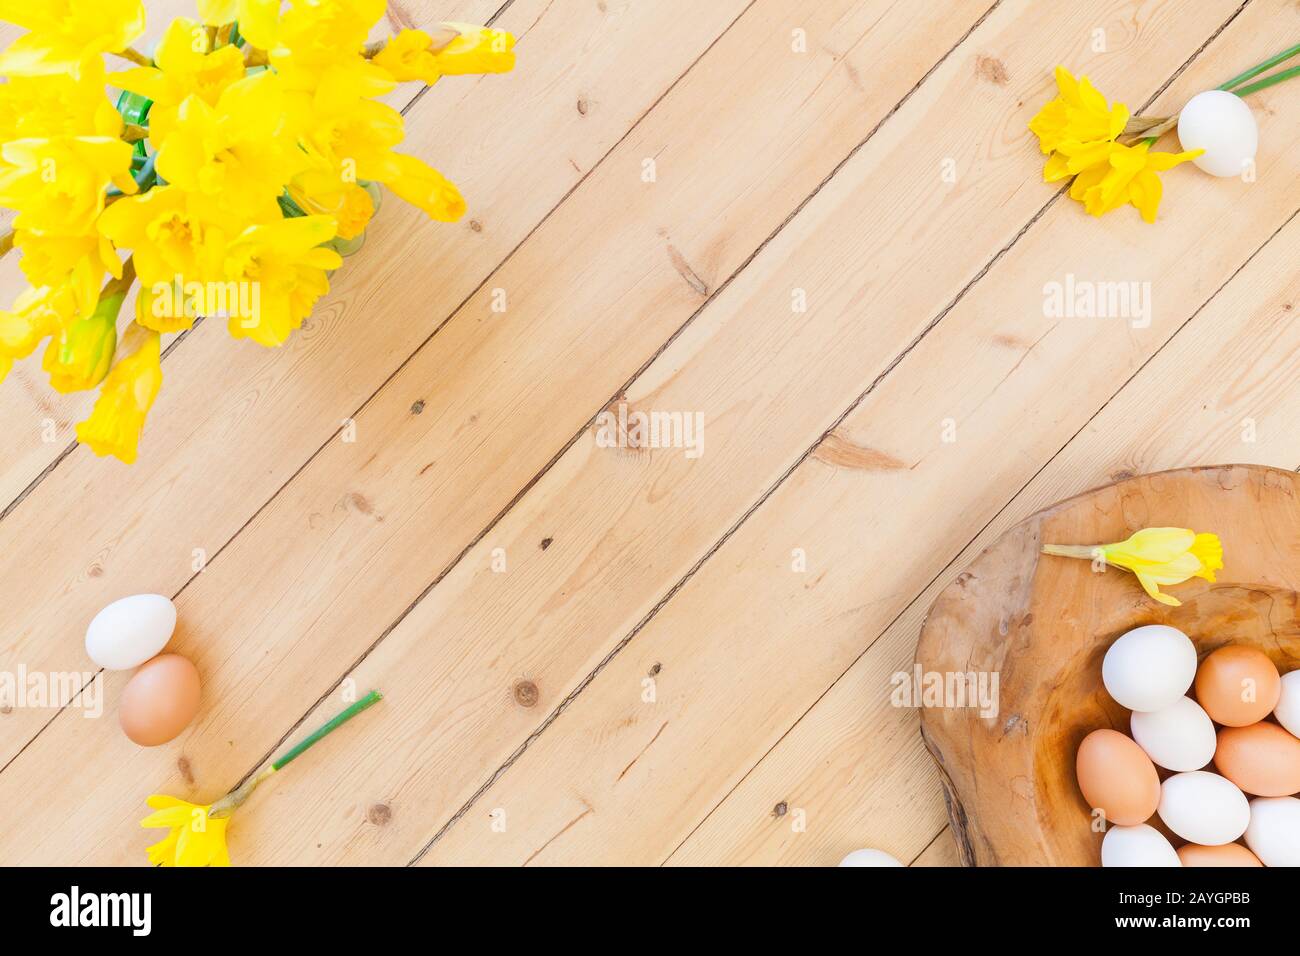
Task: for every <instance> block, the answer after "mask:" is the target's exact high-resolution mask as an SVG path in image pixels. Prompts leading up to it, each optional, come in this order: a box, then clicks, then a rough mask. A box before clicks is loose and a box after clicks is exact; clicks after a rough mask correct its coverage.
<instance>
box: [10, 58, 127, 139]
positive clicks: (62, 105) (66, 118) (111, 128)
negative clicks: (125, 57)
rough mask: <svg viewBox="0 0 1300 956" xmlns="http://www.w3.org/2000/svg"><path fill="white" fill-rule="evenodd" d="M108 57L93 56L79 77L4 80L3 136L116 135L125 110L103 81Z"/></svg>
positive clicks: (29, 137) (57, 75) (42, 137)
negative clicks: (118, 107) (112, 98)
mask: <svg viewBox="0 0 1300 956" xmlns="http://www.w3.org/2000/svg"><path fill="white" fill-rule="evenodd" d="M106 82H107V80H106V76H105V71H104V66H103V62H102V61H99V60H95V61H92V62H91V63H90V64H89V65H87V67H86V68H85V69H83V70H82V71H81V76H80V78H77V77H74V76H72V75H71V74H67V73H57V74H54V75H52V76H36V77H33V76H13V77H10V78H9V81H8V82H7V83H4V84H0V142H7V141H9V140H11V139H48V138H51V137H56V136H111V137H114V138H117V137H118V136H120V135H121V133H122V115H121V114H120V113H118V111H117V110H116V109H114V108H113V103H112V101H110V100H109V98H108V95H107V93H106V92H105V89H104V86H105V83H106Z"/></svg>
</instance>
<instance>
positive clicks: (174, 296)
mask: <svg viewBox="0 0 1300 956" xmlns="http://www.w3.org/2000/svg"><path fill="white" fill-rule="evenodd" d="M201 288H205V287H202V286H201ZM204 305H205V303H204V300H203V295H202V294H199V295H195V294H193V292H190V293H187V292H186V289H185V280H184V279H180V278H176V277H173V278H172V279H170V280H165V281H159V282H152V283H142V284H141V286H140V293H139V295H137V296H136V297H135V321H136V324H137V325H142V326H144V327H145V328H146V329H153V330H154V331H155V332H163V333H167V332H182V331H184V330H185V329H189V328H193V326H194V322H195V320H196V319H198V317H199V316H201V315H203V312H204Z"/></svg>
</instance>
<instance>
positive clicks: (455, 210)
mask: <svg viewBox="0 0 1300 956" xmlns="http://www.w3.org/2000/svg"><path fill="white" fill-rule="evenodd" d="M393 159H394V161H395V162H396V164H397V175H396V176H387V177H384V178H381V180H380V181H381V182H382V183H383V184H384V185H385V186H387V187H388V188H389V189H391V190H392V191H393V192H395V193H397V195H398V196H400V197H401V198H402V199H405V200H406V201H407V202H409V203H410V204H411V205H413V206H418V207H419V208H420V209H423V210H424V212H425V215H427V216H428V217H429V218H430V219H436V220H437V221H439V222H455V221H456V220H457V219H459V218H460V217H461V216H463V215H465V208H466V207H465V200H464V198H463V197H462V196H461V194H460V190H458V189H457V188H456V186H455V184H453V183H452V182H451V180H449V179H448V178H447V177H446V176H444V175H443V174H442V173H440V172H438V171H437V170H436V169H434V168H433V167H432V166H430V165H429V164H428V163H426V162H425V161H424V160H422V159H417V158H416V157H414V156H407V155H404V154H402V153H394V154H393Z"/></svg>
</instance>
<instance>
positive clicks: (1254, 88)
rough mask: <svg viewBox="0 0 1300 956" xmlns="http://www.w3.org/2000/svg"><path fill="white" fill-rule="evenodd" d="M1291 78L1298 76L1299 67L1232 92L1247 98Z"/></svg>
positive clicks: (1299, 72) (1299, 74)
mask: <svg viewBox="0 0 1300 956" xmlns="http://www.w3.org/2000/svg"><path fill="white" fill-rule="evenodd" d="M1293 76H1300V66H1293V67H1291V69H1289V70H1283V71H1282V72H1281V73H1274V74H1273V75H1272V76H1266V77H1264V79H1262V80H1259V81H1258V82H1256V83H1251V84H1250V85H1249V86H1243V87H1241V89H1238V90H1233V91H1232V92H1234V93H1236V94H1237V95H1238V96H1249V95H1250V94H1251V93H1257V92H1258V91H1260V90H1265V89H1268V88H1269V87H1270V86H1273V85H1274V84H1277V83H1281V82H1282V81H1283V80H1289V79H1291V77H1293Z"/></svg>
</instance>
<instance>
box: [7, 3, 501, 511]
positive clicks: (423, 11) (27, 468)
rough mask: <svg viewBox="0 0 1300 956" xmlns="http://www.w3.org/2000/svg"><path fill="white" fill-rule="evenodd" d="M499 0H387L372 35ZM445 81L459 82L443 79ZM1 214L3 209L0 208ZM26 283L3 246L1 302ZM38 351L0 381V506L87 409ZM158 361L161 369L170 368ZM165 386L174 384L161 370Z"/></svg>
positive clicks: (405, 94) (113, 64)
mask: <svg viewBox="0 0 1300 956" xmlns="http://www.w3.org/2000/svg"><path fill="white" fill-rule="evenodd" d="M504 2H505V0H404V2H403V3H401V4H396V3H389V5H388V12H387V15H386V16H385V17H384V18H382V19H381V20H379V22H378V23H376V24H375V27H374V29H373V30H372V31H371V38H372V39H380V38H382V37H385V36H388V35H390V34H391V33H393V32H394V31H396V30H399V29H401V28H402V27H405V26H411V27H429V26H431V25H433V24H435V23H438V22H440V21H444V20H455V21H460V22H471V23H473V22H483V21H485V20H487V19H489V18H491V17H492V16H493V15H494V14H495V13H496V11H497V9H498V8H499V7H500V6H501V5H502V4H503V3H504ZM145 9H146V13H147V22H148V30H147V32H146V33H145V36H144V39H142V40H141V41H140V42H138V43H137V44H136V47H137V48H138V49H139V50H141V51H142V52H144V51H150V50H151V49H152V47H153V45H154V44H156V43H157V41H158V40H159V39H161V37H162V33H163V31H164V30H165V29H166V27H167V24H169V23H170V22H171V21H172V19H173V18H175V17H177V16H185V17H190V18H193V17H195V16H196V14H195V7H194V2H193V0H148V2H147V3H146V4H145ZM21 32H22V31H21V30H19V29H18V28H16V27H12V26H7V25H6V30H5V32H4V33H0V44H4V43H7V42H8V40H9V38H11V37H14V36H17V35H19V34H21ZM109 61H110V62H109V69H110V71H112V70H119V69H126V68H128V67H129V66H130V64H129V63H127V62H126V61H125V60H115V59H114V58H109ZM448 82H449V83H456V82H464V81H462V80H449V81H448ZM420 89H421V87H420V85H419V84H416V83H403V84H400V85H399V86H398V87H397V89H395V90H393V92H392V93H389V94H388V95H386V96H384V97H382V98H381V99H382V101H383V102H385V103H387V104H388V105H390V106H392V107H393V108H394V109H404V108H406V107H407V106H408V105H409V104H410V103H411V102H412V101H413V100H414V99H415V98H416V97H417V96H418V95H419V92H420ZM2 212H3V214H4V215H6V216H7V215H9V213H8V211H7V210H4V211H2ZM7 226H8V220H7V219H4V220H0V228H7ZM26 286H27V280H26V279H25V278H24V277H23V275H22V272H21V271H20V270H19V268H18V255H17V254H16V253H15V254H11V255H9V256H6V257H5V258H4V260H3V261H0V306H2V307H6V308H7V307H8V306H9V304H10V303H11V302H12V301H13V300H14V298H15V297H16V296H17V295H18V293H19V292H21V291H22V290H23V289H24V288H26ZM134 308H135V293H134V291H133V292H132V293H131V294H130V295H129V296H128V298H127V300H126V302H124V303H123V306H122V312H121V319H120V324H121V327H122V328H123V329H125V327H126V326H127V325H128V324H129V323H130V321H131V316H132V314H133V312H132V310H133V309H134ZM176 339H177V336H176V335H165V336H163V347H164V349H166V348H167V347H168V346H169V345H171V344H172V343H173V342H174V341H175V340H176ZM41 355H42V351H41V350H38V351H37V352H36V354H35V355H34V356H32V357H31V358H29V359H27V360H25V361H22V362H19V363H17V364H16V365H15V366H14V368H13V370H12V371H11V372H10V374H9V376H8V378H7V379H6V380H5V383H4V384H3V385H0V422H4V423H5V424H4V428H5V433H4V445H3V447H2V448H0V513H3V512H5V511H6V510H9V509H11V508H13V507H15V506H16V502H17V500H18V499H19V497H20V496H21V495H22V494H23V493H24V492H25V491H27V490H28V489H29V488H30V487H31V486H32V485H33V483H34V482H36V481H39V479H40V476H41V475H42V473H43V472H44V471H45V470H46V469H48V468H51V467H53V466H54V463H55V462H56V461H58V460H60V459H61V458H63V457H66V455H68V454H69V453H70V451H71V450H72V448H73V447H74V446H75V444H76V431H75V429H76V423H77V422H79V421H81V420H82V419H84V418H85V417H86V416H87V415H88V414H90V409H91V407H92V406H93V405H94V403H95V396H96V393H95V392H94V391H90V392H76V393H73V394H71V395H60V394H58V393H57V392H55V391H53V390H52V389H51V388H50V387H49V382H48V379H47V377H46V375H45V373H44V372H43V371H41ZM170 370H171V369H170V366H168V365H164V371H165V372H170ZM168 387H174V382H172V381H171V379H170V376H169V381H168Z"/></svg>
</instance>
